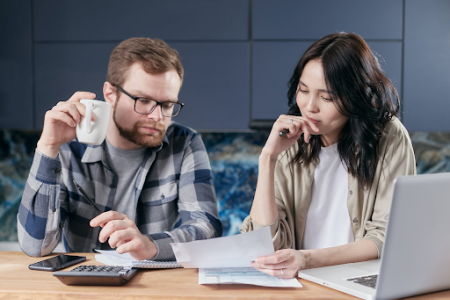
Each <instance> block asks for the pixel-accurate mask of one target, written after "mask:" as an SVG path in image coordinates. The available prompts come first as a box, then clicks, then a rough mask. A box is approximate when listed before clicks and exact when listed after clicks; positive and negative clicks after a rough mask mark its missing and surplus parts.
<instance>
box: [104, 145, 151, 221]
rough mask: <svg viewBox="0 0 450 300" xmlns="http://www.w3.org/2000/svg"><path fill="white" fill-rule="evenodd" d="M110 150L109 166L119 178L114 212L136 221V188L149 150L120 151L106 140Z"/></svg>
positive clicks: (143, 148)
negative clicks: (146, 152)
mask: <svg viewBox="0 0 450 300" xmlns="http://www.w3.org/2000/svg"><path fill="white" fill-rule="evenodd" d="M106 147H107V149H108V151H107V153H108V164H109V165H110V167H111V168H112V169H113V171H114V173H115V174H117V176H118V182H117V190H116V196H115V199H114V206H113V208H112V209H113V210H115V211H117V212H120V213H122V214H126V215H127V216H128V217H129V218H130V219H131V220H133V221H136V220H135V218H136V205H137V203H136V201H137V199H135V186H136V178H137V175H138V173H139V167H140V166H141V164H142V162H143V159H144V153H145V150H146V149H147V148H145V147H142V148H139V149H135V150H125V149H119V148H116V147H114V146H113V145H111V143H110V142H109V141H108V139H106Z"/></svg>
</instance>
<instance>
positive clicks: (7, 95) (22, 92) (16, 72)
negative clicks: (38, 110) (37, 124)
mask: <svg viewBox="0 0 450 300" xmlns="http://www.w3.org/2000/svg"><path fill="white" fill-rule="evenodd" d="M31 49H32V38H31V2H30V1H29V0H2V1H0V129H31V128H32V127H33V99H32V96H33V95H32V80H31V73H32V61H31V57H32V54H31Z"/></svg>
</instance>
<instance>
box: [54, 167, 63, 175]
mask: <svg viewBox="0 0 450 300" xmlns="http://www.w3.org/2000/svg"><path fill="white" fill-rule="evenodd" d="M53 172H55V173H56V174H59V172H61V169H60V168H56V169H54V170H53Z"/></svg>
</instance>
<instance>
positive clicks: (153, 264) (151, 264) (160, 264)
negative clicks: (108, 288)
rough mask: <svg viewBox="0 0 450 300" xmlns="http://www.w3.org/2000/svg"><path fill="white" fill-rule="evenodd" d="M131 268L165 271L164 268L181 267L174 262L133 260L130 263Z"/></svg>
mask: <svg viewBox="0 0 450 300" xmlns="http://www.w3.org/2000/svg"><path fill="white" fill-rule="evenodd" d="M131 265H132V266H133V268H150V269H152V268H154V269H165V268H168V269H170V268H182V267H183V266H182V265H180V264H179V263H177V262H176V261H156V260H149V259H146V260H134V261H132V262H131Z"/></svg>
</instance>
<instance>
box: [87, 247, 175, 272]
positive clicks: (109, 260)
mask: <svg viewBox="0 0 450 300" xmlns="http://www.w3.org/2000/svg"><path fill="white" fill-rule="evenodd" d="M95 251H97V252H99V253H101V254H96V255H95V259H96V260H97V261H98V262H101V263H103V264H105V265H108V266H132V267H133V268H148V269H171V268H182V267H183V266H182V265H180V264H179V263H177V262H176V261H156V260H150V259H145V260H134V259H133V258H132V257H131V256H130V254H128V253H124V254H119V253H117V252H116V251H115V250H97V249H96V250H95Z"/></svg>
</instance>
